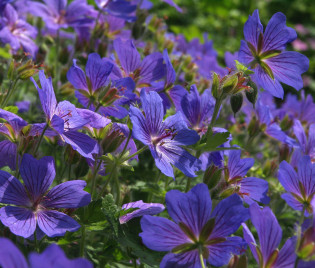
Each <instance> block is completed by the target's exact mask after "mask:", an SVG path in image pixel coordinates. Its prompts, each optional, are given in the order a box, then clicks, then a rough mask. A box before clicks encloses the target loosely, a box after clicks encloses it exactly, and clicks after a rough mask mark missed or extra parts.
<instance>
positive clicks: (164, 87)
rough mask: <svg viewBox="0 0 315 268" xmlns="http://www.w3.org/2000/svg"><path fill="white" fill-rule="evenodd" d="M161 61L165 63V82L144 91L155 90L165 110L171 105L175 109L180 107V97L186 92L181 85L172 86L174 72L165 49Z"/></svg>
mask: <svg viewBox="0 0 315 268" xmlns="http://www.w3.org/2000/svg"><path fill="white" fill-rule="evenodd" d="M163 59H164V62H165V73H166V75H165V81H164V82H163V81H158V82H156V83H154V84H153V88H146V91H147V92H149V91H151V90H155V91H156V92H158V93H159V95H160V97H161V98H162V99H163V105H164V108H165V109H169V108H171V106H172V104H174V105H175V107H179V106H180V102H181V100H182V97H183V96H184V95H186V94H187V90H186V89H185V88H183V87H182V86H181V85H174V83H175V80H176V72H175V70H174V68H173V65H172V63H171V60H170V58H169V56H168V53H167V49H164V51H163Z"/></svg>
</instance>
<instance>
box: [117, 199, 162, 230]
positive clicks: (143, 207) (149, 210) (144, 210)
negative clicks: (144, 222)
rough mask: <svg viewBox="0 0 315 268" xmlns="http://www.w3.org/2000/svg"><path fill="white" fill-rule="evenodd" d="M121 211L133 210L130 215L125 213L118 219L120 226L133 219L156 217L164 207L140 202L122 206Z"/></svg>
mask: <svg viewBox="0 0 315 268" xmlns="http://www.w3.org/2000/svg"><path fill="white" fill-rule="evenodd" d="M122 209H123V210H129V209H134V210H133V211H131V212H130V213H127V214H125V215H123V216H121V217H119V222H120V224H123V223H126V222H128V221H130V220H131V219H133V218H136V217H141V216H143V215H156V214H159V213H161V212H162V211H163V210H164V209H165V207H164V206H163V205H162V204H159V203H143V201H142V200H140V201H136V202H131V203H127V204H124V205H123V206H122Z"/></svg>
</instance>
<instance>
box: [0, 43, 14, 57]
mask: <svg viewBox="0 0 315 268" xmlns="http://www.w3.org/2000/svg"><path fill="white" fill-rule="evenodd" d="M0 58H5V59H11V58H12V55H11V53H10V46H9V45H8V44H7V45H6V46H5V47H0Z"/></svg>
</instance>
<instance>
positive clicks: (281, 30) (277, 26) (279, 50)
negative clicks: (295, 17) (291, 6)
mask: <svg viewBox="0 0 315 268" xmlns="http://www.w3.org/2000/svg"><path fill="white" fill-rule="evenodd" d="M244 36H245V41H244V40H242V41H241V48H240V51H239V60H240V61H241V62H242V63H244V64H247V65H249V67H250V68H251V69H252V70H254V72H255V73H254V74H253V75H252V78H253V80H254V81H255V82H256V83H257V84H258V85H259V86H260V87H262V88H263V89H265V90H267V91H269V92H270V93H271V94H272V95H273V96H275V97H277V98H281V99H282V98H283V88H282V86H281V84H280V82H281V83H284V84H287V85H289V86H291V87H294V88H295V89H296V90H300V89H301V88H302V87H303V80H302V78H301V74H302V73H304V72H306V71H307V70H308V67H309V60H308V58H307V57H305V56H304V55H302V54H300V53H298V52H294V51H285V48H286V45H287V44H288V43H291V42H292V41H293V40H295V39H296V37H297V35H296V32H295V30H293V29H292V28H289V27H287V26H286V17H285V15H284V14H283V13H281V12H278V13H276V14H274V15H273V16H272V18H271V19H270V21H269V23H268V25H267V27H266V29H265V32H264V29H263V26H262V24H261V22H260V19H259V13H258V10H255V11H254V13H253V15H252V16H249V18H248V20H247V22H246V23H245V25H244Z"/></svg>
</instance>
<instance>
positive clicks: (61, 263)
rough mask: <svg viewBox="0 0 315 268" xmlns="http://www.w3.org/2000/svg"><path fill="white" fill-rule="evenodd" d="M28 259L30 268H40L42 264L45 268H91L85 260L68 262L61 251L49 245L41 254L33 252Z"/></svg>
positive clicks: (54, 245)
mask: <svg viewBox="0 0 315 268" xmlns="http://www.w3.org/2000/svg"><path fill="white" fill-rule="evenodd" d="M28 258H29V263H30V267H31V268H41V267H43V263H45V267H47V268H55V267H59V268H93V265H92V263H91V262H90V261H88V260H86V259H83V258H77V259H74V260H69V259H68V258H67V256H66V255H65V253H64V252H63V250H62V249H61V248H60V247H59V246H58V245H56V244H51V245H50V246H49V247H47V248H46V249H45V250H44V251H43V252H42V253H41V254H38V253H35V252H33V253H31V254H30V255H29V257H28Z"/></svg>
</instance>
